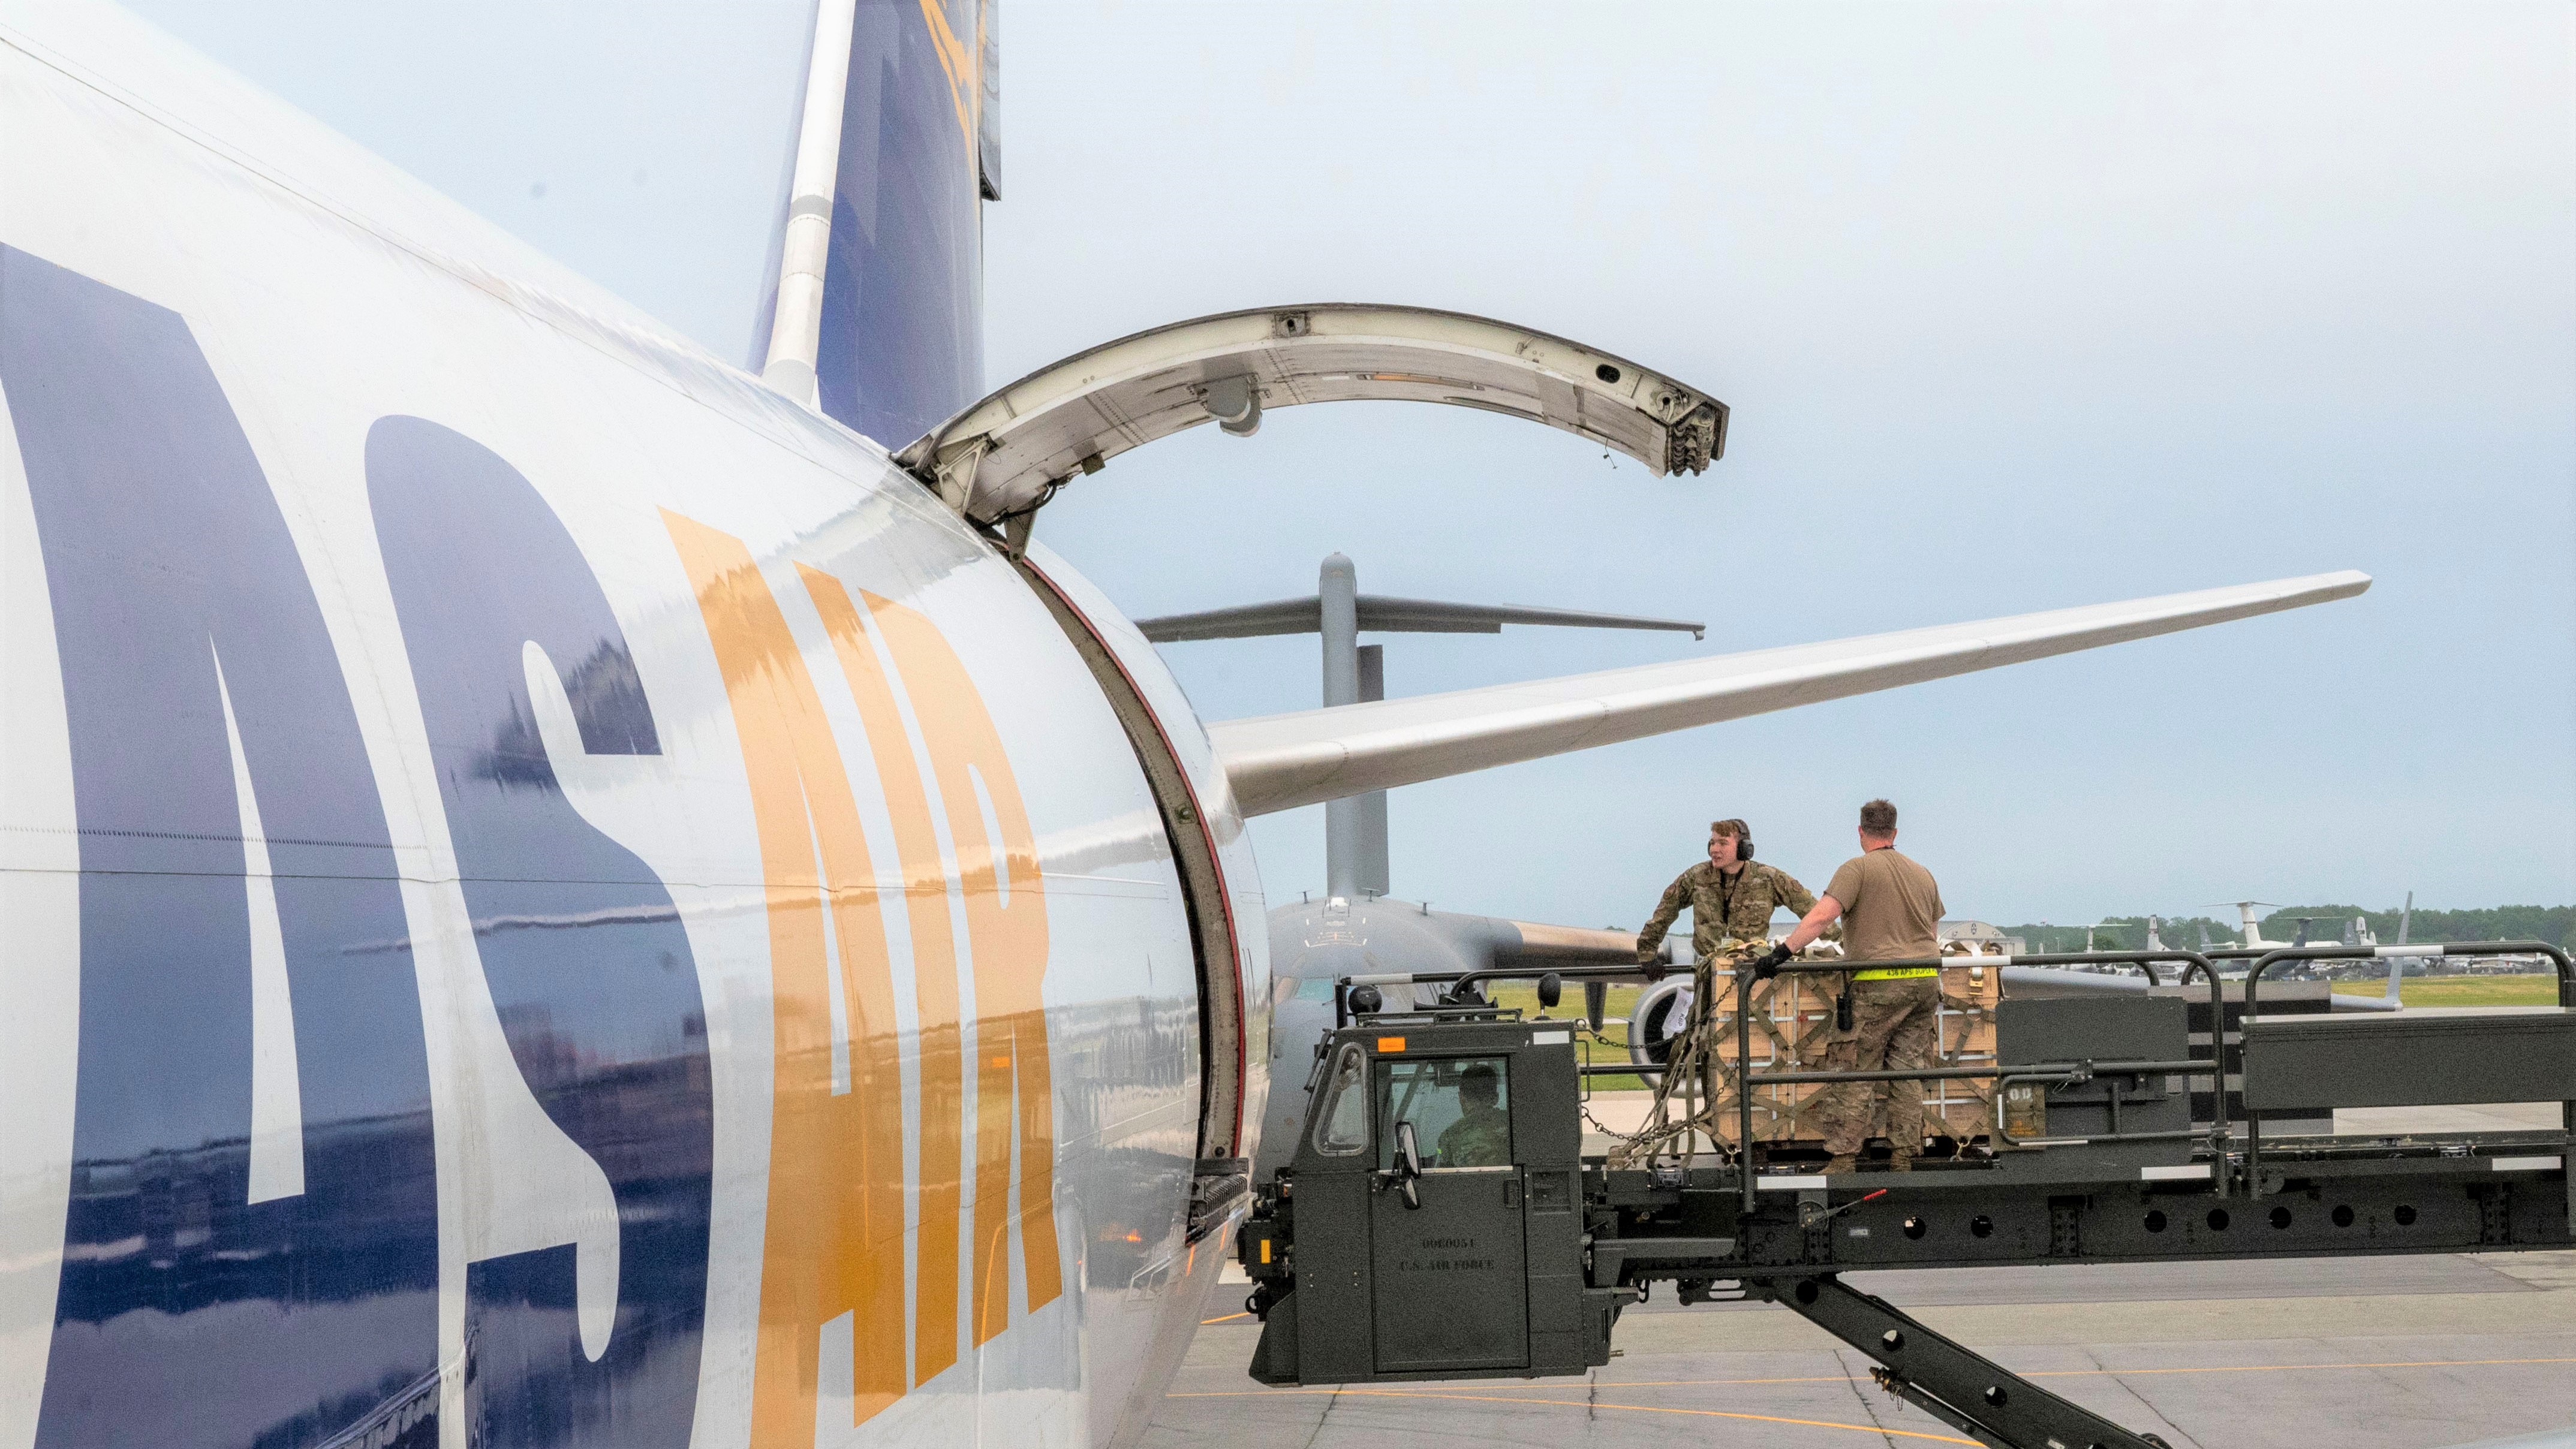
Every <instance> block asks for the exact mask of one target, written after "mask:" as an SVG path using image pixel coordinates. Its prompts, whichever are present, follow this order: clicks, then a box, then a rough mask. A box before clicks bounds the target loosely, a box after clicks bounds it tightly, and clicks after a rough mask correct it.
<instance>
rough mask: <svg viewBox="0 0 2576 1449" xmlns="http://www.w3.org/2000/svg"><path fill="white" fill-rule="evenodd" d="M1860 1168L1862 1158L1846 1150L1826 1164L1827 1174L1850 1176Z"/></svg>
mask: <svg viewBox="0 0 2576 1449" xmlns="http://www.w3.org/2000/svg"><path fill="white" fill-rule="evenodd" d="M1859 1170H1860V1159H1858V1158H1856V1157H1854V1156H1852V1155H1851V1154H1850V1153H1848V1152H1846V1153H1843V1154H1841V1155H1839V1156H1837V1157H1835V1158H1834V1159H1833V1160H1832V1161H1830V1162H1828V1163H1826V1164H1825V1168H1824V1171H1825V1176H1827V1177H1849V1176H1851V1175H1852V1174H1853V1173H1855V1172H1858V1171H1859Z"/></svg>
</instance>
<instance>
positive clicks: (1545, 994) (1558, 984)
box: [1538, 971, 1565, 1011]
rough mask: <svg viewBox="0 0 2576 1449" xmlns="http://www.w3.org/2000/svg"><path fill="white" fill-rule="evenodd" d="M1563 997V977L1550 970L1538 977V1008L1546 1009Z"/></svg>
mask: <svg viewBox="0 0 2576 1449" xmlns="http://www.w3.org/2000/svg"><path fill="white" fill-rule="evenodd" d="M1564 999H1565V979H1564V978H1563V977H1561V976H1559V975H1557V974H1556V973H1555V972H1553V971H1550V972H1549V973H1547V974H1546V975H1545V976H1542V977H1540V978H1539V979H1538V1009H1539V1010H1541V1011H1546V1010H1549V1009H1551V1008H1552V1007H1554V1006H1555V1005H1556V1004H1557V1003H1558V1002H1560V1001H1563V1000H1564Z"/></svg>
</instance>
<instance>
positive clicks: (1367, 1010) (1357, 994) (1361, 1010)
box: [1351, 986, 1386, 1016]
mask: <svg viewBox="0 0 2576 1449" xmlns="http://www.w3.org/2000/svg"><path fill="white" fill-rule="evenodd" d="M1385 1009H1386V996H1385V994H1384V993H1383V992H1381V991H1379V990H1378V989H1377V988H1376V987H1374V986H1354V987H1352V988H1351V1014H1352V1015H1353V1016H1375V1015H1376V1014H1377V1013H1379V1012H1381V1011H1383V1010H1385Z"/></svg>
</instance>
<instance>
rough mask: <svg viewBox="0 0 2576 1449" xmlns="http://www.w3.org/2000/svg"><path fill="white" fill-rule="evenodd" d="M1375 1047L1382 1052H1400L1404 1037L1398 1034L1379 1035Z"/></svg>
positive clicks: (1402, 1048)
mask: <svg viewBox="0 0 2576 1449" xmlns="http://www.w3.org/2000/svg"><path fill="white" fill-rule="evenodd" d="M1377 1049H1378V1050H1379V1051H1382V1052H1400V1051H1402V1050H1404V1038H1402V1037H1400V1036H1382V1037H1379V1038H1378V1039H1377Z"/></svg>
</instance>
